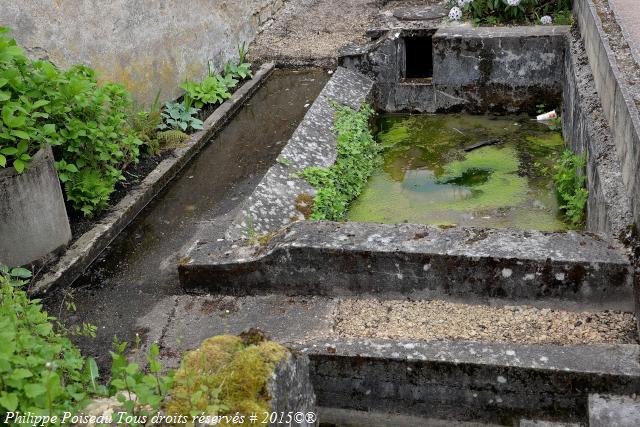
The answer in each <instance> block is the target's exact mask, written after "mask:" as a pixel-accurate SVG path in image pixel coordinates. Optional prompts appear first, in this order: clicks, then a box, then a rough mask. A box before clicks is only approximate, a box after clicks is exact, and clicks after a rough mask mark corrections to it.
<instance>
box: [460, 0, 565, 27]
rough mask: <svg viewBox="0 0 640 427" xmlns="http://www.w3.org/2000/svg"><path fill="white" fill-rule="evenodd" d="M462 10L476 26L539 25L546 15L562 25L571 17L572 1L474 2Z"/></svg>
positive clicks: (495, 0)
mask: <svg viewBox="0 0 640 427" xmlns="http://www.w3.org/2000/svg"><path fill="white" fill-rule="evenodd" d="M455 3H456V4H457V2H455ZM462 9H463V11H464V14H465V15H466V16H467V17H468V18H470V19H471V20H472V22H473V23H474V24H475V25H480V24H489V25H496V24H505V23H538V22H539V20H540V18H541V17H542V16H545V15H550V16H553V22H554V23H556V24H560V25H561V24H565V23H566V21H567V20H568V19H570V17H571V12H570V10H571V4H570V0H509V1H507V0H473V1H467V2H465V3H464V5H463V7H462Z"/></svg>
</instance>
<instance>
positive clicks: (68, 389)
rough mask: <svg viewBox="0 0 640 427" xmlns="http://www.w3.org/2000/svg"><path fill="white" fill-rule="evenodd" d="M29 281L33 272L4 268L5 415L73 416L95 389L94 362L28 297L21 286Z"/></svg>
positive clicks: (0, 323) (0, 357)
mask: <svg viewBox="0 0 640 427" xmlns="http://www.w3.org/2000/svg"><path fill="white" fill-rule="evenodd" d="M29 277H31V272H30V271H29V270H26V269H24V268H14V269H9V268H8V267H6V266H4V265H0V343H1V345H0V414H2V413H6V412H7V411H20V412H23V413H25V412H29V411H30V412H32V413H34V414H39V415H44V416H49V417H51V416H53V415H60V414H61V413H62V412H63V411H71V412H73V411H75V410H77V409H78V408H81V407H82V405H84V403H86V402H87V398H88V392H90V391H91V379H90V375H89V374H88V373H89V372H90V371H91V366H90V363H91V362H89V361H85V359H84V358H83V357H82V355H81V354H80V351H79V350H78V349H77V348H76V347H75V346H74V345H73V344H72V343H71V341H70V340H69V338H67V337H66V336H65V335H63V334H62V333H59V332H57V331H56V330H55V329H54V327H53V324H52V321H55V318H53V317H50V316H49V315H48V314H47V312H46V311H43V309H42V305H41V304H40V300H37V299H34V300H30V299H29V298H28V296H27V293H26V292H25V291H24V290H23V289H22V288H23V286H24V285H25V284H26V281H27V279H28V278H29ZM93 364H94V365H95V361H94V362H93ZM96 390H97V388H96ZM3 419H4V417H3Z"/></svg>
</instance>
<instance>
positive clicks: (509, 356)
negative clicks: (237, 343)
mask: <svg viewBox="0 0 640 427" xmlns="http://www.w3.org/2000/svg"><path fill="white" fill-rule="evenodd" d="M289 347H291V348H292V349H294V350H297V351H300V352H302V353H304V354H307V355H308V356H310V357H313V356H332V357H361V358H366V359H390V360H400V361H407V362H412V361H413V362H421V361H431V362H446V363H455V364H473V365H481V366H487V367H498V368H499V367H505V368H520V369H533V370H539V371H544V370H547V371H561V372H579V373H584V374H594V375H613V376H620V377H631V378H635V379H636V381H637V385H638V387H640V345H637V344H590V345H570V346H562V345H554V344H514V343H501V342H495V343H487V342H475V341H412V340H395V339H383V338H375V339H374V338H348V337H342V338H313V339H311V340H307V341H303V342H299V343H294V344H289Z"/></svg>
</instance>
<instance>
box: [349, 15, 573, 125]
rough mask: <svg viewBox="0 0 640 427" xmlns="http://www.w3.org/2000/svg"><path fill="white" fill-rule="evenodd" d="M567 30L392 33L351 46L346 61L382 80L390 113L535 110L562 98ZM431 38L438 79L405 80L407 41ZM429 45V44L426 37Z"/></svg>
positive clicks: (380, 94)
mask: <svg viewBox="0 0 640 427" xmlns="http://www.w3.org/2000/svg"><path fill="white" fill-rule="evenodd" d="M567 30H568V27H563V26H550V27H540V26H532V27H505V28H469V27H457V28H438V29H437V30H434V29H428V28H425V29H422V30H417V29H412V30H393V31H388V32H386V33H385V34H383V35H381V36H380V37H379V38H378V39H375V40H372V42H371V43H369V44H368V45H366V46H356V45H353V46H349V47H347V48H345V49H343V51H342V52H341V57H340V59H339V63H340V64H341V65H342V66H344V67H346V68H349V69H354V70H357V71H359V72H361V73H363V74H365V75H367V76H368V77H370V78H372V79H374V80H375V82H376V84H375V86H374V94H373V95H374V102H375V106H376V108H378V109H381V110H384V111H386V112H398V111H401V112H413V111H417V112H430V113H432V112H439V113H440V112H450V111H459V110H466V111H469V112H480V113H482V112H486V111H494V112H499V111H511V112H515V111H529V110H532V112H535V105H536V104H540V103H545V104H547V105H554V104H556V103H557V101H558V100H559V99H560V96H561V88H562V77H563V67H562V64H563V60H564V46H565V35H566V33H567ZM425 36H430V37H431V40H432V42H431V43H428V41H427V42H425V45H424V47H423V49H425V50H426V49H431V51H432V52H431V53H432V58H433V63H432V65H433V76H432V78H430V79H408V78H405V64H406V63H407V55H408V54H407V51H406V42H405V39H407V38H408V37H425ZM426 40H428V39H426Z"/></svg>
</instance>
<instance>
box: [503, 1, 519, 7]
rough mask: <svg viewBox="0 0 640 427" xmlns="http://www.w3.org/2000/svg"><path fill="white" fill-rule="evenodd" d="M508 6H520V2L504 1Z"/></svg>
mask: <svg viewBox="0 0 640 427" xmlns="http://www.w3.org/2000/svg"><path fill="white" fill-rule="evenodd" d="M506 1H507V4H508V5H509V6H518V5H519V4H520V0H506Z"/></svg>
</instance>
